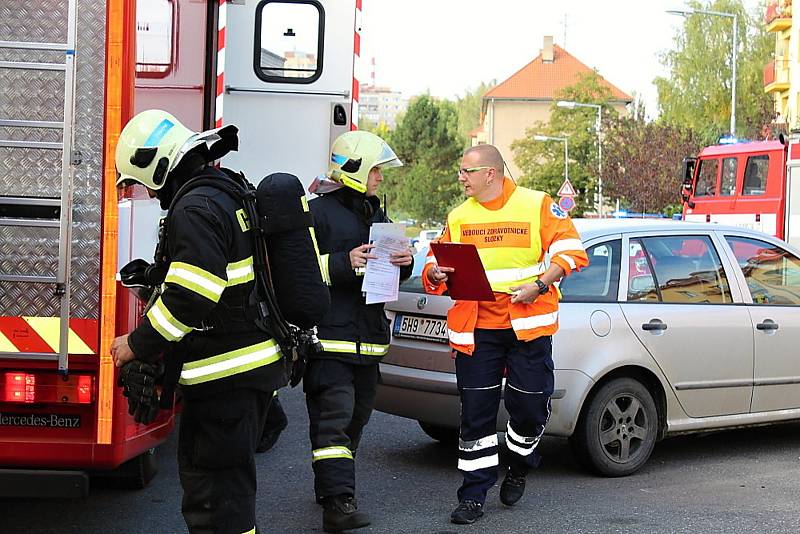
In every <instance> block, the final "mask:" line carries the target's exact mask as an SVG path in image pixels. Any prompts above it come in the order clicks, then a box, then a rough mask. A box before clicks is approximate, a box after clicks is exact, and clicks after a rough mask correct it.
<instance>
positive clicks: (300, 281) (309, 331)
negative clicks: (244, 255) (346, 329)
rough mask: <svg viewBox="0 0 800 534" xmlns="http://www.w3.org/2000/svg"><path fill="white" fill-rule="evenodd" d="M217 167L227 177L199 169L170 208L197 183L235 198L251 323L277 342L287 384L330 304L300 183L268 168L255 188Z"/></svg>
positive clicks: (311, 348) (296, 375)
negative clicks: (246, 249) (245, 249)
mask: <svg viewBox="0 0 800 534" xmlns="http://www.w3.org/2000/svg"><path fill="white" fill-rule="evenodd" d="M220 170H221V171H223V172H224V173H225V175H226V177H227V179H226V178H220V177H219V175H217V174H214V175H202V174H200V175H199V176H197V177H195V178H192V179H191V180H189V181H188V182H186V183H185V184H184V185H183V186H182V187H181V188H180V189H178V191H177V193H176V194H175V197H174V198H173V199H172V202H171V205H170V209H171V208H172V206H174V205H175V204H176V202H177V201H178V199H180V198H181V197H182V196H183V195H185V194H186V193H188V192H189V191H191V190H192V189H195V188H197V187H203V186H207V187H214V188H216V189H220V190H222V191H225V192H226V193H228V194H229V195H230V196H232V197H233V198H235V199H237V200H239V201H241V203H242V207H243V210H244V218H245V221H243V222H244V224H246V225H247V226H249V227H250V233H251V235H252V238H253V271H254V275H255V286H254V289H253V293H252V294H251V299H250V300H251V304H252V308H253V309H255V311H256V316H255V317H254V322H255V324H256V326H257V327H258V328H259V329H260V330H262V331H264V332H267V333H269V334H270V335H271V336H273V337H274V338H275V340H276V341H277V342H278V344H279V345H280V347H281V352H282V353H283V355H284V361H285V363H286V365H287V370H289V374H290V383H291V385H292V386H296V385H297V383H298V382H300V380H301V379H302V377H303V372H304V369H305V362H306V361H307V359H308V357H309V356H311V355H312V354H314V353H317V352H321V351H322V345H321V343H320V342H319V340H318V339H317V336H316V325H317V324H319V322H320V321H321V320H322V318H323V317H324V316H325V314H326V313H328V310H329V308H330V293H329V292H328V287H327V285H326V284H325V282H324V280H323V278H322V271H321V267H320V263H319V253H318V250H317V246H316V241H315V239H314V235H313V218H312V216H311V212H310V211H309V209H308V203H307V202H306V198H305V194H304V190H303V186H302V184H301V183H300V180H298V179H297V177H296V176H294V175H291V174H286V173H274V174H270V175H268V176H266V177H265V178H264V179H262V180H261V182H260V183H259V185H258V188H255V187H254V186H253V184H251V183H250V182H249V181H248V180H247V178H245V176H244V174H242V173H236V172H234V171H231V170H230V169H225V168H221V169H220ZM167 224H169V223H168V222H167Z"/></svg>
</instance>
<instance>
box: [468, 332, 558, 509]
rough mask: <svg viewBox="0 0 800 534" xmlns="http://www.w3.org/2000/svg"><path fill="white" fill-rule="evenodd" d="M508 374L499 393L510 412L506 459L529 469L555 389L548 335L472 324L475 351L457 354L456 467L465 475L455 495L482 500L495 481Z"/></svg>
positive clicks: (517, 468)
mask: <svg viewBox="0 0 800 534" xmlns="http://www.w3.org/2000/svg"><path fill="white" fill-rule="evenodd" d="M506 370H507V372H506ZM506 374H507V382H506V387H505V391H504V392H503V398H504V400H505V407H506V411H507V412H508V414H509V416H510V421H509V427H510V428H509V429H508V430H509V431H508V433H507V435H506V443H507V445H508V449H509V455H510V462H509V463H510V465H511V466H512V467H513V468H514V469H515V471H517V472H520V471H521V472H527V468H528V467H535V466H537V465H538V463H539V460H540V457H539V454H538V452H536V446H537V445H538V443H539V439H540V438H541V435H542V433H543V431H544V426H545V425H546V424H547V419H548V418H549V416H550V396H551V395H552V394H553V384H554V376H553V358H552V339H551V337H550V336H547V337H541V338H538V339H535V340H533V341H528V342H524V341H519V340H518V339H517V338H516V335H515V334H514V331H513V330H511V329H504V330H486V329H476V330H475V351H474V352H473V354H472V355H471V356H469V355H467V354H463V353H458V354H457V356H456V378H457V381H458V392H459V395H460V396H461V431H460V440H459V470H460V471H461V473H462V475H463V476H464V482H463V484H462V485H461V487H460V488H459V490H458V499H459V501H463V500H467V499H469V500H473V501H477V502H480V503H483V502H485V500H486V493H487V492H488V491H489V488H491V487H492V486H493V485H494V484H495V482H497V464H498V462H497V455H498V446H497V441H496V439H497V410H498V408H499V407H500V396H501V388H500V386H501V384H502V381H503V377H504V375H506Z"/></svg>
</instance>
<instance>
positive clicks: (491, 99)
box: [470, 37, 633, 178]
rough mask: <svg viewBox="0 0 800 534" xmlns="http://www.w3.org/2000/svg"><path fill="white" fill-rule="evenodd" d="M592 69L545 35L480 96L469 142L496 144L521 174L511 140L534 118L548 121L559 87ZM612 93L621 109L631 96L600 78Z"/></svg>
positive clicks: (518, 137)
mask: <svg viewBox="0 0 800 534" xmlns="http://www.w3.org/2000/svg"><path fill="white" fill-rule="evenodd" d="M590 72H592V69H591V68H589V67H587V66H586V65H584V64H583V63H581V62H580V61H579V60H578V59H577V58H575V57H574V56H573V55H571V54H570V53H569V52H567V51H566V50H564V49H563V48H561V47H560V46H558V45H554V44H553V38H552V37H545V38H544V48H543V49H542V52H541V54H539V55H538V56H537V57H536V58H535V59H534V60H533V61H531V62H530V63H528V64H527V65H525V66H524V67H522V68H521V69H520V70H518V71H517V72H516V73H514V74H513V75H512V76H511V77H510V78H508V79H507V80H505V81H503V82H501V83H499V84H497V85H496V86H495V87H494V88H492V89H491V90H490V91H489V92H488V93H486V94H485V95H484V97H483V113H482V118H483V120H482V126H481V127H479V128H477V129H476V130H473V131H472V132H470V135H471V137H472V144H473V145H475V144H479V143H489V144H493V145H495V146H496V147H497V148H498V149H499V150H500V153H501V154H502V155H503V158H504V159H505V160H506V164H507V165H508V167H509V169H510V170H511V174H512V175H513V176H514V177H515V178H519V177H520V175H521V172H520V170H519V169H518V168H517V166H516V165H515V164H514V158H513V153H512V152H511V143H512V142H513V141H515V140H516V139H520V138H522V137H524V136H525V129H526V128H530V127H531V126H533V125H534V124H535V123H536V122H540V121H541V122H547V121H548V120H549V119H550V110H551V107H552V104H553V100H554V99H555V98H556V97H557V95H558V94H559V93H560V91H561V90H563V89H564V88H566V87H569V86H571V85H574V84H575V83H577V82H578V80H579V79H580V77H581V75H583V74H586V73H590ZM601 84H602V85H604V86H606V87H608V88H609V89H610V90H611V94H612V102H611V103H612V105H613V106H614V107H615V108H617V110H618V111H619V112H621V113H624V112H625V109H626V106H627V105H628V104H630V103H631V102H632V101H633V98H632V97H631V96H630V95H628V94H627V93H625V92H624V91H622V90H620V89H619V88H618V87H616V86H614V85H613V84H611V83H610V82H608V81H607V80H605V79H603V78H601Z"/></svg>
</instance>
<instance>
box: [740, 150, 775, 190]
mask: <svg viewBox="0 0 800 534" xmlns="http://www.w3.org/2000/svg"><path fill="white" fill-rule="evenodd" d="M768 170H769V156H768V155H766V154H764V155H762V156H751V157H749V158H747V167H745V171H744V187H743V188H742V194H743V195H763V194H764V193H765V192H766V190H767V171H768Z"/></svg>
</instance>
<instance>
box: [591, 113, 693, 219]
mask: <svg viewBox="0 0 800 534" xmlns="http://www.w3.org/2000/svg"><path fill="white" fill-rule="evenodd" d="M604 127H605V136H604V139H603V187H604V190H605V195H606V197H607V198H609V199H612V198H619V199H620V200H621V201H622V203H623V204H624V205H625V206H626V207H627V208H629V209H632V210H634V211H638V212H643V213H644V212H651V213H653V212H659V213H664V214H665V215H669V216H671V215H672V213H673V212H674V211H675V206H674V205H675V204H677V203H680V189H681V178H682V177H681V162H682V161H683V158H684V157H686V156H691V155H694V154H697V151H698V150H699V148H700V146H701V144H700V138H699V136H698V135H697V134H696V133H695V132H694V131H693V130H691V129H689V128H686V127H680V126H675V125H671V124H667V123H665V122H662V121H655V122H652V121H651V122H648V121H647V120H646V119H645V114H644V107H643V106H642V105H641V103H637V104H636V105H634V106H633V109H632V112H631V114H630V116H629V117H620V118H617V119H612V120H610V121H609V122H608V124H606V125H604Z"/></svg>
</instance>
